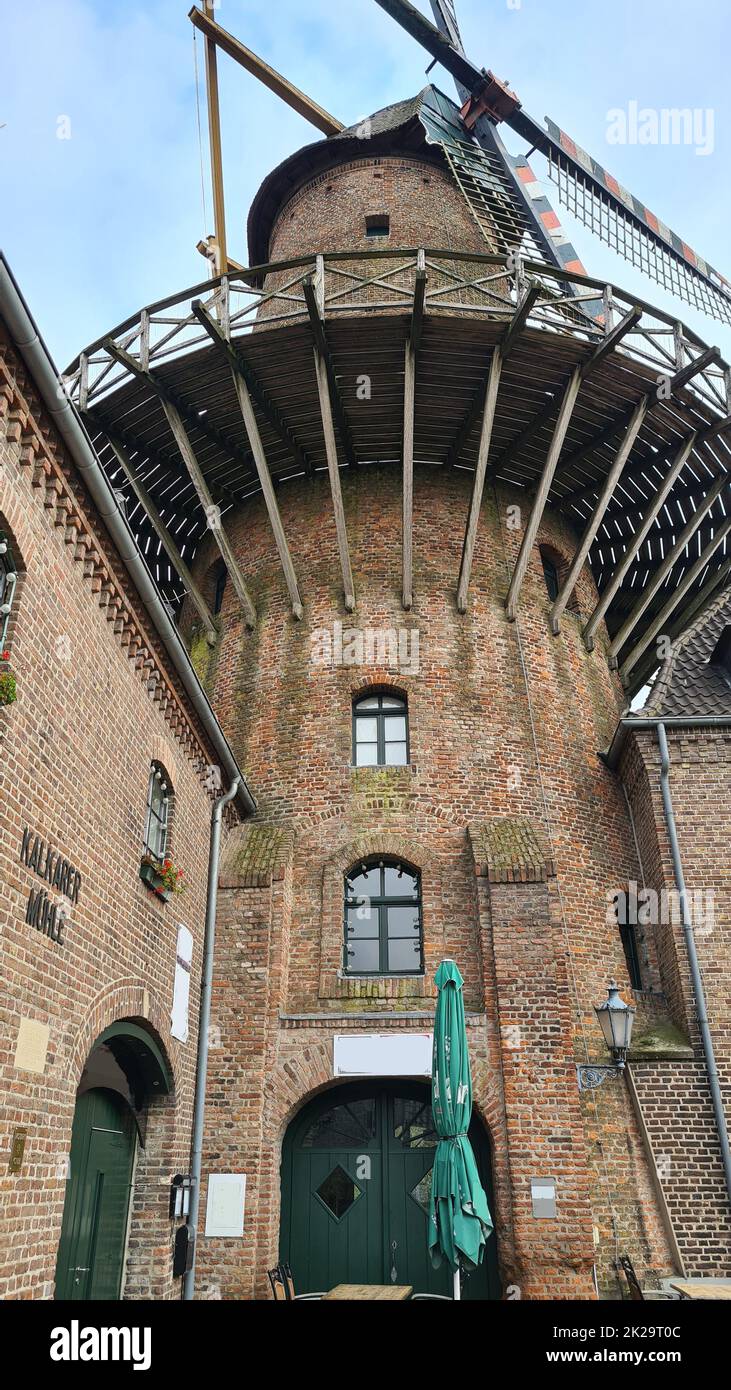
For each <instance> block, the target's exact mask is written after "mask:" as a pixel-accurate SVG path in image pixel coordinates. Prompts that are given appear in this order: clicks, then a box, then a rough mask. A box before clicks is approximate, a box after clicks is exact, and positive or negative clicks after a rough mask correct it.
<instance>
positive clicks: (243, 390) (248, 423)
mask: <svg viewBox="0 0 731 1390" xmlns="http://www.w3.org/2000/svg"><path fill="white" fill-rule="evenodd" d="M192 307H193V312H194V313H195V316H196V318H197V319H198V321H199V323H201V324H202V325H203V327H204V328H205V330H206V332H207V333H208V335H209V337H210V338H211V340H212V341H213V342H214V343H215V345H216V347H217V348H218V349H219V350H220V351H221V352H222V353H223V355H224V356H225V357H226V358H227V360H228V363H229V366H230V368H231V375H232V376H233V382H234V387H235V389H236V395H237V396H238V401H239V407H240V409H241V414H242V417H243V421H244V426H245V429H246V434H247V436H248V440H249V445H250V447H251V452H252V454H253V456H254V463H255V465H256V471H257V473H258V474H259V482H260V483H261V490H262V493H263V494H264V502H265V504H266V509H267V513H268V515H269V523H270V525H271V528H272V532H273V534H274V541H275V544H276V547H277V552H278V554H279V561H280V564H281V566H282V571H283V574H284V580H285V583H286V585H287V592H288V594H289V599H290V603H291V604H292V613H293V614H294V616H295V618H297V619H298V620H299V619H301V617H302V612H303V609H302V600H301V598H300V594H299V586H298V584H297V576H296V574H295V570H294V565H293V564H292V557H291V555H290V553H289V546H288V544H287V537H286V535H285V533H284V526H283V525H282V518H281V515H280V511H279V505H278V503H277V499H276V496H275V493H274V486H273V484H272V478H271V473H270V472H269V464H268V463H267V458H266V454H265V452H264V445H263V444H262V441H261V435H260V433H259V426H258V425H257V422H256V415H255V414H254V407H253V405H252V401H251V396H250V395H249V388H248V386H247V383H246V378H245V376H244V373H243V371H242V370H241V367H240V365H239V361H238V358H237V356H236V353H235V352H234V351H233V349H232V347H231V344H230V343H229V342H228V340H227V339H226V337H225V336H224V334H223V332H222V330H221V329H220V328H219V326H218V324H217V323H216V322H215V320H214V319H212V318H211V316H210V315H209V314H208V313H207V312H206V310H205V309H204V308H203V305H202V304H201V303H200V301H199V300H197V301H196V302H195V304H194V305H193V306H192Z"/></svg>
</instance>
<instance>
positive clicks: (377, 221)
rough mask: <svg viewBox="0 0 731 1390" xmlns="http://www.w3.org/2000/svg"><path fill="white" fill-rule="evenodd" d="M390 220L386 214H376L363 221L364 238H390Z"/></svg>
mask: <svg viewBox="0 0 731 1390" xmlns="http://www.w3.org/2000/svg"><path fill="white" fill-rule="evenodd" d="M390 233H391V219H390V217H389V215H388V213H387V212H376V213H373V214H372V215H371V216H369V217H366V220H365V234H366V236H369V237H370V236H390Z"/></svg>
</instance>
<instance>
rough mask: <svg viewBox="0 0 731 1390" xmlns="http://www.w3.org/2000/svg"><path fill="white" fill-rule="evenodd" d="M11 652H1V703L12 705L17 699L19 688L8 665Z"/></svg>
mask: <svg viewBox="0 0 731 1390" xmlns="http://www.w3.org/2000/svg"><path fill="white" fill-rule="evenodd" d="M9 661H10V652H0V705H12V703H13V701H14V700H16V699H17V696H18V688H17V685H16V683H15V676H14V675H13V673H12V671H11V670H10V667H9V665H8V663H9Z"/></svg>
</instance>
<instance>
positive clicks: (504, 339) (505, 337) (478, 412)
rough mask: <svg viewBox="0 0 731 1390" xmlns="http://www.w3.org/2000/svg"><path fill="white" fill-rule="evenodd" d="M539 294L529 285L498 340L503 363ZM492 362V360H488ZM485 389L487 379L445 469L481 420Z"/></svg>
mask: <svg viewBox="0 0 731 1390" xmlns="http://www.w3.org/2000/svg"><path fill="white" fill-rule="evenodd" d="M540 293H541V287H540V285H536V284H532V283H531V284H530V285H529V286H528V288H527V290H526V292H525V294H524V295H523V298H522V299H521V301H520V303H519V304H518V306H517V308H516V310H515V313H514V314H513V317H512V319H511V320H510V323H509V324H508V326H507V328H506V329H505V330H504V332H503V333H502V335H501V337H500V338H499V339H498V342H497V345H496V346H497V347H499V348H500V356H501V359H502V361H503V362H505V361H506V359H507V358H508V357H509V356H510V353H511V352H513V350H514V348H515V347H516V345H517V342H518V339H519V337H520V335H521V333H522V331H523V329H524V328H525V325H526V322H527V320H528V317H529V315H530V314H531V313H532V311H533V306H534V305H535V302H536V300H537V299H538V298H539V296H540ZM490 360H491V362H492V358H491V359H490ZM486 389H487V379H486V380H485V382H484V383H482V384H481V385H480V386H479V387H478V388H477V390H476V391H475V394H474V396H473V398H472V401H471V403H470V407H469V409H468V411H467V414H466V415H465V417H464V420H463V421H462V424H461V425H460V427H459V429H458V431H457V434H456V436H455V439H454V443H453V444H452V446H451V448H450V450H449V454H448V455H447V467H448V468H451V467H453V466H454V465H455V464H456V463H457V461H458V459H459V456H460V454H461V453H462V450H463V448H464V446H465V444H466V443H467V440H468V439H469V437H470V435H471V434H472V431H473V429H474V427H475V425H476V424H477V421H478V420H479V419H481V418H482V416H483V412H484V407H485V391H486Z"/></svg>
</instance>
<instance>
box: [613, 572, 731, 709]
mask: <svg viewBox="0 0 731 1390" xmlns="http://www.w3.org/2000/svg"><path fill="white" fill-rule="evenodd" d="M730 575H731V556H730V557H729V559H728V560H724V561H723V563H722V564H721V565H719V567H718V569H717V570H714V571H713V573H712V574H710V575H709V576H708V579H707V580H706V582H705V584H704V585H703V588H702V589H700V590H699V592H698V593H697V594H695V595H694V597H693V598H692V599H691V601H690V603H688V604H685V605H684V607H683V612H682V614H681V616H680V617H679V618H676V620H675V622H674V623H670V624H669V626H668V629H667V636H668V637H669V638H670V641H671V642H673V641H674V640H675V638H676V637H679V636H680V634H681V633H682V632H685V631H686V629H687V628H689V627H690V625H691V623H692V622H694V620H695V618H696V617H697V616H698V614H699V613H700V612H701V610H702V609H703V608H704V607H705V605H706V603H708V602H710V600H711V599H712V598H713V595H714V592H715V590H716V589H717V588H718V587H719V585H721V584H723V582H724V580H726V579H728V578H729V576H730ZM657 664H658V658H657V656H652V655H648V654H647V652H646V653H645V656H644V660H640V663H639V665H637V666H634V667H633V668H632V679H631V680H630V681H628V682H627V684H626V686H625V689H626V690H627V691H628V692H630V693H631V694H632V695H634V694H635V693H636V691H638V690H641V688H642V686H643V685H645V684H646V682H647V681H648V680H649V679H650V677H651V675H652V673H653V671H655V670H656V668H657Z"/></svg>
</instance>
